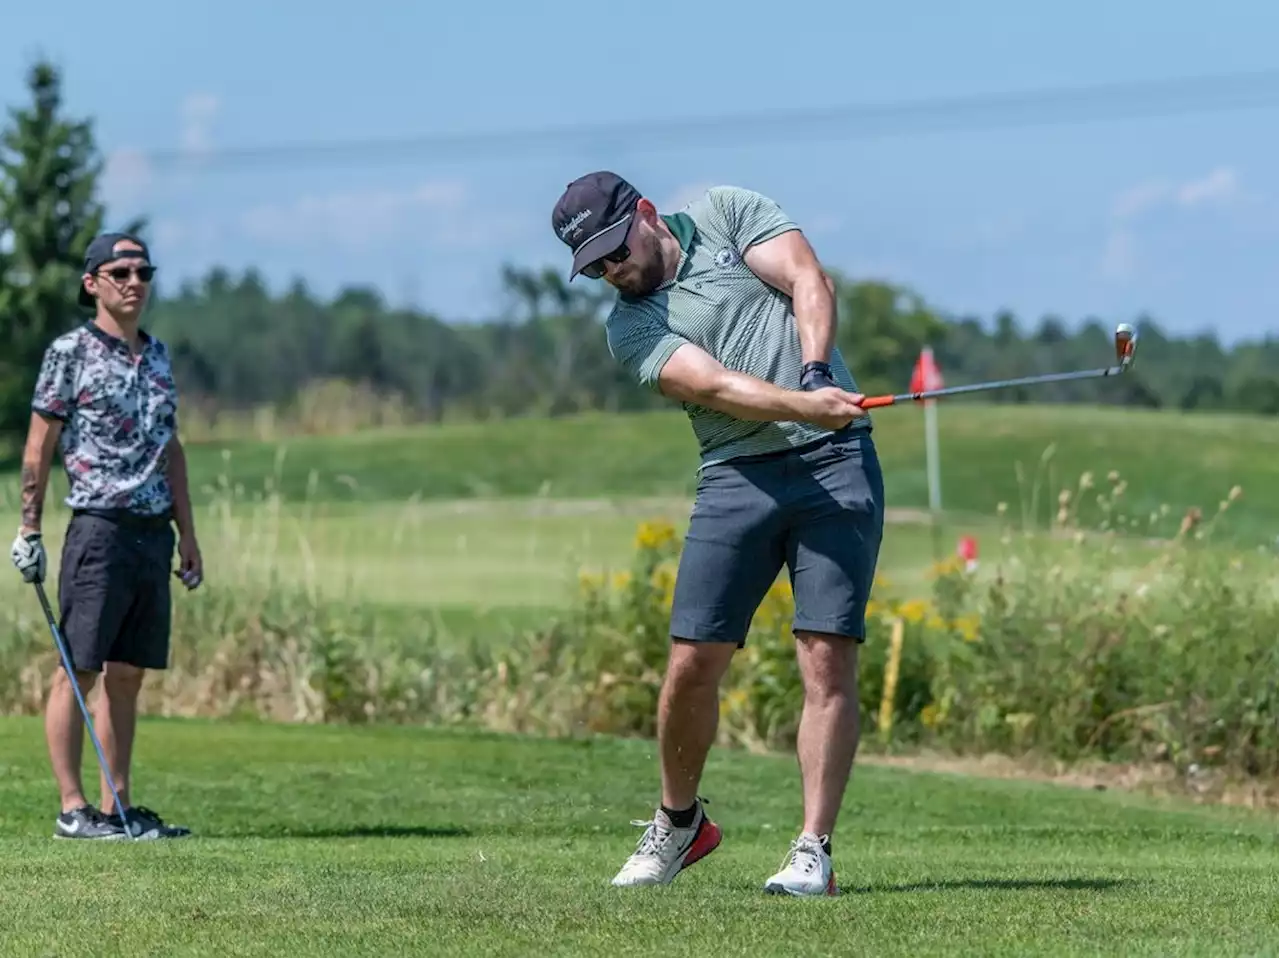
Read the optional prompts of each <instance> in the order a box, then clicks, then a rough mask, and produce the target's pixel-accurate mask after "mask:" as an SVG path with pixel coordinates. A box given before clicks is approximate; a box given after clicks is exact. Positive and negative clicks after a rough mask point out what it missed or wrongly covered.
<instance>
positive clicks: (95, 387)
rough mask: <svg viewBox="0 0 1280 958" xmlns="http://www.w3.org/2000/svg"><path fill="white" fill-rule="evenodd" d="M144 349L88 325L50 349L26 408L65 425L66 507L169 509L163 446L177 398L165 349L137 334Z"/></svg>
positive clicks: (139, 510) (61, 442)
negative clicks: (30, 400)
mask: <svg viewBox="0 0 1280 958" xmlns="http://www.w3.org/2000/svg"><path fill="white" fill-rule="evenodd" d="M140 335H141V339H142V351H141V352H140V353H139V354H138V355H136V356H135V355H134V354H133V352H132V350H130V348H129V344H128V343H126V342H125V341H124V340H122V339H119V338H117V337H115V336H112V335H111V334H109V333H107V332H104V331H103V330H102V329H100V328H99V327H98V326H97V324H96V323H94V322H92V321H90V322H87V323H85V324H84V325H82V326H79V327H77V328H76V329H74V330H72V331H70V332H68V333H64V334H63V335H61V336H59V337H58V338H57V339H55V340H54V341H53V342H52V343H50V344H49V347H48V348H47V349H46V350H45V353H44V362H43V363H42V364H41V366H40V374H39V376H38V378H37V380H36V388H35V394H34V396H33V397H32V402H31V408H32V409H33V410H35V411H36V412H37V413H40V414H41V415H43V416H48V417H51V418H54V419H59V420H61V421H62V423H63V426H62V434H61V435H60V436H59V439H58V443H59V449H60V451H61V453H62V462H63V466H64V468H65V469H66V472H67V481H68V484H69V486H70V492H69V494H68V496H67V499H66V503H67V506H68V507H69V508H71V509H112V510H119V509H125V510H127V511H129V512H133V513H137V514H139V515H146V516H154V515H164V514H167V513H168V512H169V511H170V508H171V507H172V505H173V497H172V492H171V490H170V488H169V480H168V477H167V476H166V474H165V469H166V467H167V465H168V452H167V447H168V443H169V440H170V439H172V438H173V436H174V435H175V433H176V432H177V411H178V394H177V388H176V386H175V385H174V381H173V369H172V367H171V366H170V363H169V350H168V347H166V346H165V345H164V343H162V342H161V341H160V340H158V339H156V338H154V337H153V336H150V335H148V334H146V333H140Z"/></svg>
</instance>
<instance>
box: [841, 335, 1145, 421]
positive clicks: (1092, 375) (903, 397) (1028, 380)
mask: <svg viewBox="0 0 1280 958" xmlns="http://www.w3.org/2000/svg"><path fill="white" fill-rule="evenodd" d="M1137 345H1138V331H1137V330H1136V329H1134V328H1133V327H1132V326H1130V325H1129V324H1128V323H1121V324H1120V325H1119V326H1117V327H1116V360H1117V361H1118V365H1115V366H1106V367H1103V368H1101V369H1082V370H1079V371H1078V372H1072V373H1045V374H1044V375H1041V376H1024V377H1022V378H1021V379H997V380H994V381H992V382H986V383H973V384H972V385H969V386H948V387H947V388H945V389H929V390H924V391H922V392H914V393H899V394H898V395H896V396H868V397H867V398H866V399H864V400H863V401H862V403H861V405H862V408H863V409H876V408H878V407H880V406H893V405H896V404H897V403H901V402H919V401H920V400H924V399H940V398H942V397H943V396H957V395H960V394H961V393H976V392H984V391H986V390H988V389H1008V388H1009V387H1011V386H1035V385H1039V384H1040V383H1060V382H1065V381H1067V380H1071V379H1097V378H1100V377H1103V376H1119V375H1120V374H1121V373H1124V372H1127V371H1128V370H1129V367H1130V365H1131V364H1132V363H1133V352H1134V348H1135V347H1136V346H1137Z"/></svg>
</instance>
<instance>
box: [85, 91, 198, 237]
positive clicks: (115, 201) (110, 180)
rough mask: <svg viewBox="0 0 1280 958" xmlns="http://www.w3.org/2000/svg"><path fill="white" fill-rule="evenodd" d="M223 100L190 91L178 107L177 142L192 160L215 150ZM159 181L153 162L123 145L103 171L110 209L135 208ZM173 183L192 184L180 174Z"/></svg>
mask: <svg viewBox="0 0 1280 958" xmlns="http://www.w3.org/2000/svg"><path fill="white" fill-rule="evenodd" d="M221 109H222V101H221V100H220V99H219V98H218V97H217V96H215V95H214V94H212V93H191V94H188V95H187V96H186V97H185V98H184V99H183V101H182V104H181V105H180V107H179V109H178V142H179V145H180V148H181V150H182V152H183V153H184V154H186V155H187V156H188V157H189V158H190V159H193V160H194V159H199V158H200V157H203V156H204V155H206V154H207V153H209V151H210V150H212V149H213V135H212V132H213V121H214V119H215V118H216V117H217V115H218V113H219V112H220V111H221ZM158 182H159V178H158V177H157V175H156V171H155V169H154V167H153V166H152V165H151V161H150V160H148V159H147V155H146V154H145V153H143V152H142V151H141V150H137V149H134V148H132V147H122V148H120V149H117V150H112V151H110V152H109V153H108V154H107V156H106V162H105V163H104V165H103V171H102V180H101V188H102V198H103V200H104V202H105V203H106V204H107V208H108V210H110V211H113V215H114V211H116V210H118V209H121V208H123V209H125V210H134V209H136V208H137V207H138V206H140V205H142V202H143V200H144V199H145V198H146V197H147V196H148V195H149V194H151V193H153V192H154V190H155V189H156V187H157V185H158ZM168 182H169V183H170V185H177V186H190V185H191V182H192V181H190V180H189V179H186V178H183V177H182V176H181V175H180V174H179V175H178V176H175V177H171V178H169V180H168Z"/></svg>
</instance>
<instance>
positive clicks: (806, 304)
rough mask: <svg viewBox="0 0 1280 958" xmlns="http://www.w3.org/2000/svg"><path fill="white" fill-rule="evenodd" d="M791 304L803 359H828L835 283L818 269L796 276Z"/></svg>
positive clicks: (832, 340)
mask: <svg viewBox="0 0 1280 958" xmlns="http://www.w3.org/2000/svg"><path fill="white" fill-rule="evenodd" d="M791 306H792V309H793V310H794V312H795V317H796V331H797V332H798V333H799V334H800V352H801V356H802V359H803V361H804V362H806V363H809V362H814V361H817V362H824V363H825V362H829V361H830V359H831V347H832V346H833V345H834V343H835V339H836V300H835V285H834V284H833V283H832V282H831V280H830V279H829V278H828V277H827V275H826V274H825V273H823V272H822V271H821V270H814V271H811V272H807V273H805V274H803V275H802V276H800V277H799V278H797V279H796V281H795V287H794V289H793V290H792V294H791Z"/></svg>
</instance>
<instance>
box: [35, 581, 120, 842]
mask: <svg viewBox="0 0 1280 958" xmlns="http://www.w3.org/2000/svg"><path fill="white" fill-rule="evenodd" d="M35 587H36V595H38V596H39V597H40V605H41V607H42V608H43V609H44V617H45V619H46V621H48V623H49V631H50V632H52V633H53V642H54V644H55V645H56V646H57V647H58V654H59V655H60V656H62V667H63V668H64V669H66V672H67V678H68V679H70V680H71V689H72V691H73V692H75V693H76V701H77V702H78V703H80V714H81V715H82V716H84V724H85V725H86V726H88V728H89V738H90V739H91V740H92V741H93V748H94V751H96V752H97V753H98V765H99V766H100V767H101V768H102V774H103V777H104V778H106V780H107V787H108V788H110V789H111V797H112V798H113V799H115V803H116V814H117V815H119V816H120V822H121V824H122V825H124V831H125V834H126V835H128V836H129V838H131V839H133V840H134V841H137V839H138V836H137V835H136V834H134V831H133V829H132V828H130V827H129V824H128V822H126V821H125V818H124V803H123V802H121V801H120V793H119V792H118V791H116V783H115V780H114V779H113V778H112V777H111V770H110V769H109V768H107V756H106V755H105V754H104V753H103V751H102V743H101V742H99V741H98V733H97V732H95V731H94V728H93V719H92V718H91V717H90V715H89V707H88V706H87V705H85V701H84V696H83V695H81V694H80V683H79V682H78V681H77V680H76V673H75V669H74V668H72V665H71V656H70V655H69V654H68V653H67V647H66V643H64V642H63V640H62V632H61V631H60V630H59V629H58V623H57V622H56V621H55V620H54V617H53V609H52V608H50V606H49V597H48V596H47V595H45V591H44V583H43V582H37V583H35Z"/></svg>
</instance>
